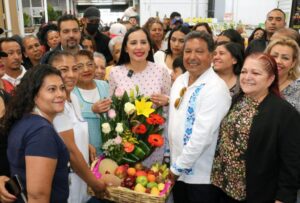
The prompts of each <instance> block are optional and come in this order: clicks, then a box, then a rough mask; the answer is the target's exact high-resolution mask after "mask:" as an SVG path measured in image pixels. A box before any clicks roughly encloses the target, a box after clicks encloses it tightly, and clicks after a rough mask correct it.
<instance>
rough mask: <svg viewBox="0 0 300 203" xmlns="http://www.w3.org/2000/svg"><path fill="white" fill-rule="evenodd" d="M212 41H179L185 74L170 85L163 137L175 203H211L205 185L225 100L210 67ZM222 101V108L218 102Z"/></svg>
mask: <svg viewBox="0 0 300 203" xmlns="http://www.w3.org/2000/svg"><path fill="white" fill-rule="evenodd" d="M213 51H214V41H213V38H212V36H211V35H209V34H207V33H205V32H198V31H193V32H191V33H189V34H188V35H187V36H186V37H185V42H184V48H183V64H184V67H185V68H186V70H187V71H186V72H185V73H184V74H182V75H180V76H179V77H178V78H177V79H176V81H175V82H174V83H173V86H172V89H171V94H170V107H169V117H168V118H169V122H168V137H169V143H170V152H171V154H170V155H171V156H170V157H171V167H170V170H171V175H172V176H173V178H174V180H176V182H175V185H174V187H173V197H174V202H175V203H182V202H187V203H189V202H205V203H214V200H215V195H216V191H215V189H214V187H213V186H212V185H211V184H210V173H211V167H212V161H213V157H214V152H215V146H216V143H217V138H218V132H219V125H220V123H221V120H222V119H223V117H224V116H225V115H226V113H227V111H228V109H229V107H230V103H231V97H230V94H229V90H228V88H227V86H226V84H225V82H224V81H223V80H222V79H221V78H220V77H219V76H218V75H217V74H216V73H215V72H214V70H213V68H212V67H211V64H212V58H213ZM220 101H222V102H220Z"/></svg>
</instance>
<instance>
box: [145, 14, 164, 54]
mask: <svg viewBox="0 0 300 203" xmlns="http://www.w3.org/2000/svg"><path fill="white" fill-rule="evenodd" d="M147 29H148V30H149V33H150V38H151V40H152V42H153V50H154V53H155V52H157V51H158V50H161V49H162V42H163V39H164V30H163V29H164V27H163V23H162V22H161V21H160V20H159V19H155V20H153V21H151V22H150V23H149V25H148V28H147Z"/></svg>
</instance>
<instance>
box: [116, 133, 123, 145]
mask: <svg viewBox="0 0 300 203" xmlns="http://www.w3.org/2000/svg"><path fill="white" fill-rule="evenodd" d="M115 143H116V144H121V143H122V137H121V136H119V135H118V136H117V137H116V138H115Z"/></svg>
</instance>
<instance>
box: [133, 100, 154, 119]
mask: <svg viewBox="0 0 300 203" xmlns="http://www.w3.org/2000/svg"><path fill="white" fill-rule="evenodd" d="M151 106H152V102H150V101H149V102H146V99H145V97H143V98H142V99H141V101H139V100H135V107H136V113H137V115H144V116H145V117H147V118H148V117H149V115H150V114H151V113H153V112H154V111H155V110H154V109H153V108H151Z"/></svg>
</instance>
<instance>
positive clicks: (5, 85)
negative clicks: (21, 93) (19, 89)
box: [1, 79, 14, 94]
mask: <svg viewBox="0 0 300 203" xmlns="http://www.w3.org/2000/svg"><path fill="white" fill-rule="evenodd" d="M1 80H2V82H3V89H4V90H5V91H6V92H7V93H9V94H11V92H12V91H13V90H14V86H13V85H12V84H11V83H10V82H8V81H7V80H4V79H1Z"/></svg>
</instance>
